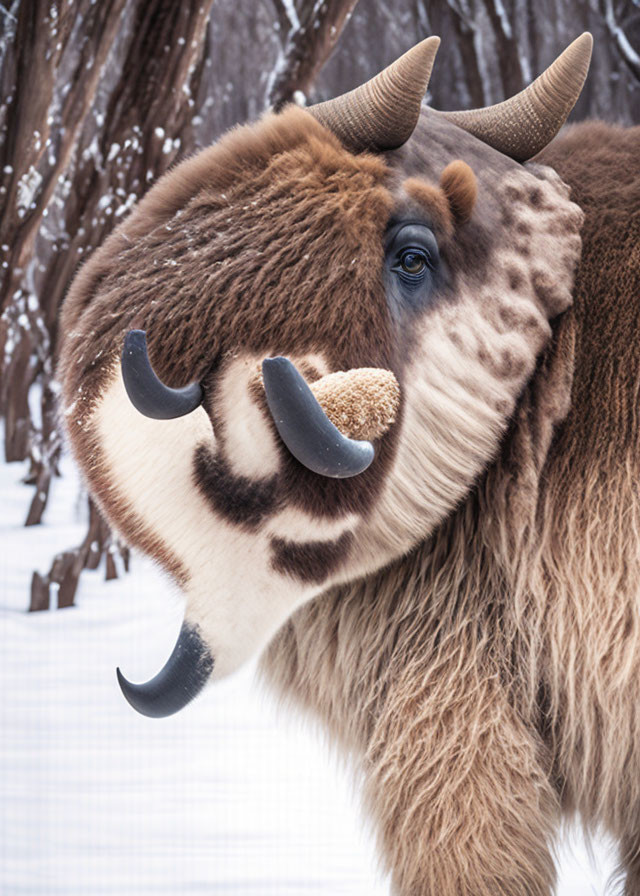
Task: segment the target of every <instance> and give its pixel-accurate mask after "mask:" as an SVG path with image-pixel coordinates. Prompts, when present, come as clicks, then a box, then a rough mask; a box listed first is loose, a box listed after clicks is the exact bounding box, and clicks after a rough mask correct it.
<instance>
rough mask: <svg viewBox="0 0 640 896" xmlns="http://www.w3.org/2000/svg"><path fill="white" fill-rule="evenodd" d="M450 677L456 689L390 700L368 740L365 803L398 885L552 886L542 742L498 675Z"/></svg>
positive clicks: (552, 809)
mask: <svg viewBox="0 0 640 896" xmlns="http://www.w3.org/2000/svg"><path fill="white" fill-rule="evenodd" d="M435 684H436V683H435V682H434V685H435ZM440 684H442V683H440ZM447 684H448V686H449V687H450V688H451V690H452V691H454V693H453V694H446V693H445V690H446V689H445V688H442V687H438V686H437V685H436V687H435V688H434V690H432V691H430V692H429V690H427V691H426V695H425V696H424V697H423V696H422V694H419V695H416V693H415V691H413V694H411V695H410V696H409V692H408V691H407V695H408V696H407V697H406V698H405V699H403V700H400V699H397V697H396V698H394V699H389V700H388V701H387V706H389V707H390V709H389V712H388V713H385V714H384V715H383V716H381V717H380V718H379V720H378V724H377V725H376V731H375V734H374V737H373V740H372V743H371V749H370V752H369V791H368V799H369V806H370V808H371V809H372V812H373V815H374V817H375V819H376V821H377V824H378V830H379V838H380V844H381V847H382V850H383V853H384V857H385V859H386V862H387V864H388V867H389V868H390V870H391V874H392V881H393V892H394V894H397V896H485V894H486V896H549V894H550V893H551V892H552V891H553V888H554V884H555V878H556V873H555V867H554V862H553V857H552V854H551V848H550V847H551V842H552V839H553V835H554V832H555V826H556V822H557V819H558V817H559V809H558V802H557V798H556V796H555V794H554V791H553V789H552V787H551V784H550V782H549V780H548V777H547V775H546V774H545V772H544V768H543V764H542V758H543V748H542V746H541V744H540V742H539V740H538V738H537V737H536V735H535V733H534V732H533V731H532V730H530V729H529V728H528V727H527V726H526V725H525V724H524V723H523V722H522V720H521V719H519V718H518V716H517V714H516V713H515V711H514V710H513V708H512V707H511V706H510V705H509V704H508V701H507V699H506V695H505V694H504V693H503V692H502V691H501V690H500V686H499V684H498V682H497V681H496V679H495V678H493V679H492V678H488V679H487V680H486V681H484V682H482V681H477V680H476V681H475V682H474V683H473V685H472V684H471V683H469V684H470V686H469V687H468V688H467V693H464V691H465V687H464V683H461V682H458V683H457V686H456V683H455V682H454V681H452V680H451V679H449V681H448V683H447ZM434 691H439V692H440V693H439V696H438V695H437V694H436V695H435V699H434ZM423 693H424V691H423ZM391 704H393V706H391Z"/></svg>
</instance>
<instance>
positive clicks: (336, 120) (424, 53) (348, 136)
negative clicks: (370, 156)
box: [308, 37, 440, 152]
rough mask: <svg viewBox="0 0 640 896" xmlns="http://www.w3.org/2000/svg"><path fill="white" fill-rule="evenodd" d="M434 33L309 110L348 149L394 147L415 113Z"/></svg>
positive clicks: (402, 139)
mask: <svg viewBox="0 0 640 896" xmlns="http://www.w3.org/2000/svg"><path fill="white" fill-rule="evenodd" d="M439 45H440V38H439V37H428V38H427V39H426V40H423V41H421V42H420V43H419V44H416V46H415V47H413V48H412V49H411V50H409V51H408V52H407V53H405V54H404V56H401V57H400V58H399V59H397V60H396V61H395V62H393V63H392V64H391V65H390V66H388V68H385V69H384V71H381V72H380V74H378V75H376V76H375V78H372V79H371V80H370V81H367V83H366V84H362V85H361V86H360V87H356V89H355V90H351V91H350V92H349V93H344V94H343V95H342V96H338V97H336V98H335V99H333V100H327V102H326V103H317V104H316V105H315V106H309V109H308V111H309V112H311V114H312V115H313V116H314V117H315V118H317V119H318V121H319V122H320V123H321V124H323V125H324V126H325V127H327V128H328V129H329V130H330V131H332V132H333V133H334V134H335V135H336V136H337V137H339V138H340V140H341V142H342V143H343V144H344V145H345V146H346V147H347V148H348V149H350V150H352V151H353V152H362V151H363V150H370V151H371V152H381V151H384V150H386V149H397V147H398V146H402V144H403V143H406V141H407V140H408V139H409V137H410V136H411V134H412V133H413V129H414V128H415V126H416V124H417V122H418V116H419V115H420V106H421V104H422V100H423V99H424V95H425V92H426V90H427V85H428V84H429V78H430V76H431V69H432V68H433V60H434V59H435V56H436V52H437V50H438V46H439Z"/></svg>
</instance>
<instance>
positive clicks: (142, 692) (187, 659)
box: [116, 622, 214, 719]
mask: <svg viewBox="0 0 640 896" xmlns="http://www.w3.org/2000/svg"><path fill="white" fill-rule="evenodd" d="M213 665H214V661H213V657H212V655H211V651H210V650H209V648H208V646H207V644H206V643H205V642H204V641H203V639H202V637H201V636H200V634H199V633H198V629H197V627H196V626H194V625H190V624H189V623H187V622H184V623H183V624H182V628H181V629H180V634H179V635H178V640H177V641H176V645H175V647H174V648H173V651H172V653H171V656H170V657H169V659H168V660H167V662H166V663H165V665H164V668H162V669H161V670H160V672H158V674H157V675H156V676H155V677H154V678H152V679H151V680H150V681H147V682H146V684H132V683H131V682H130V681H127V679H126V678H125V677H124V675H123V674H122V672H121V671H120V669H116V674H117V676H118V684H119V685H120V690H121V691H122V693H123V694H124V696H125V698H126V700H127V701H128V703H130V705H131V706H132V707H133V708H134V709H135V710H136V711H137V712H139V713H141V714H142V715H143V716H149V717H150V718H152V719H161V718H164V717H165V716H171V715H173V714H174V713H176V712H179V711H180V710H181V709H183V708H184V707H185V706H186V705H187V703H190V702H191V701H192V700H193V698H194V697H196V696H197V695H198V694H199V693H200V691H201V690H202V689H203V687H204V686H205V684H206V683H207V681H208V680H209V678H210V676H211V673H212V671H213Z"/></svg>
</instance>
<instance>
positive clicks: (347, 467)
mask: <svg viewBox="0 0 640 896" xmlns="http://www.w3.org/2000/svg"><path fill="white" fill-rule="evenodd" d="M262 378H263V380H264V390H265V393H266V396H267V404H268V405H269V410H270V411H271V416H272V417H273V422H274V423H275V425H276V428H277V430H278V432H279V433H280V438H281V439H282V441H283V442H284V443H285V445H286V446H287V448H288V449H289V451H290V452H291V454H293V456H294V457H295V458H296V460H299V461H300V463H301V464H303V465H304V466H305V467H307V468H308V469H309V470H312V471H313V472H314V473H319V474H320V475H321V476H330V477H332V478H334V479H347V478H348V477H350V476H357V475H358V473H362V472H363V471H364V470H366V469H367V467H368V466H369V465H370V464H371V461H372V460H373V457H374V450H373V445H372V444H371V442H366V441H362V442H360V441H356V440H355V439H348V438H347V437H346V436H343V435H342V433H341V432H340V430H339V429H336V427H335V426H334V425H333V423H332V422H331V421H330V420H329V418H328V417H327V415H326V414H325V412H324V411H323V410H322V408H321V407H320V405H319V404H318V402H317V400H316V398H315V397H314V395H313V393H312V391H311V389H310V388H309V386H308V385H307V383H306V381H305V379H304V377H303V376H302V374H301V373H300V372H299V371H298V370H297V369H296V367H295V365H294V364H292V363H291V361H289V359H288V358H267V359H265V360H264V361H263V362H262Z"/></svg>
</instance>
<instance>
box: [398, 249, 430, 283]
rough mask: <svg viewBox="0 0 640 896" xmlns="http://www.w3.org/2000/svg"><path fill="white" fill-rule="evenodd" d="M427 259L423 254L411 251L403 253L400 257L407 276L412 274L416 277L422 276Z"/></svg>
mask: <svg viewBox="0 0 640 896" xmlns="http://www.w3.org/2000/svg"><path fill="white" fill-rule="evenodd" d="M426 263H427V262H426V259H425V257H424V255H423V254H422V253H421V252H415V251H414V250H412V249H410V250H409V251H407V252H403V253H402V255H401V257H400V266H401V268H402V270H403V271H404V272H405V273H406V274H412V275H413V276H414V277H415V276H416V275H417V274H421V273H422V272H423V271H424V269H425V266H426Z"/></svg>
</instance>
